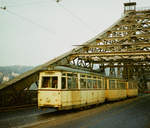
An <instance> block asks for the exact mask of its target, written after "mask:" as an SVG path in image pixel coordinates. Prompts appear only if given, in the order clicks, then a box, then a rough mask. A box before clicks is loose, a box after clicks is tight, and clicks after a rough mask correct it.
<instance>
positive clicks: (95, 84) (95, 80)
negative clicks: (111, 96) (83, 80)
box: [93, 79, 98, 89]
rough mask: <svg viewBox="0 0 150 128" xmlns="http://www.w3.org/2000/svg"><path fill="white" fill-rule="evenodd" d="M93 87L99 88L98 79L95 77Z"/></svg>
mask: <svg viewBox="0 0 150 128" xmlns="http://www.w3.org/2000/svg"><path fill="white" fill-rule="evenodd" d="M93 88H94V89H96V88H98V86H97V79H93Z"/></svg>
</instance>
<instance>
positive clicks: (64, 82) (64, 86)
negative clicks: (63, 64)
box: [61, 76, 67, 89]
mask: <svg viewBox="0 0 150 128" xmlns="http://www.w3.org/2000/svg"><path fill="white" fill-rule="evenodd" d="M66 88H67V79H66V77H63V76H62V77H61V89H66Z"/></svg>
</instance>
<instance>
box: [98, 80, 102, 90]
mask: <svg viewBox="0 0 150 128" xmlns="http://www.w3.org/2000/svg"><path fill="white" fill-rule="evenodd" d="M97 86H98V88H100V89H102V82H101V79H98V80H97Z"/></svg>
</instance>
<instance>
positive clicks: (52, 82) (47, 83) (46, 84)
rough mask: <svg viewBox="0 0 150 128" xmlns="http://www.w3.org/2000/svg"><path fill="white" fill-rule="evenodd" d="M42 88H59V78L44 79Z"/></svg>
mask: <svg viewBox="0 0 150 128" xmlns="http://www.w3.org/2000/svg"><path fill="white" fill-rule="evenodd" d="M41 87H42V88H58V77H57V76H50V77H47V76H46V77H42V86H41Z"/></svg>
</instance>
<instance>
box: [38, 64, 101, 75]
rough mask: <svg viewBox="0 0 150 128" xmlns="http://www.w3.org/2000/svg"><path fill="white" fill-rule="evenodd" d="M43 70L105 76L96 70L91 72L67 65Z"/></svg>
mask: <svg viewBox="0 0 150 128" xmlns="http://www.w3.org/2000/svg"><path fill="white" fill-rule="evenodd" d="M41 71H63V72H73V73H84V74H95V75H100V76H103V77H104V75H103V74H100V73H96V72H90V71H86V70H81V69H75V68H70V67H65V66H56V67H54V68H53V69H50V70H49V69H48V68H46V69H43V70H41Z"/></svg>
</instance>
